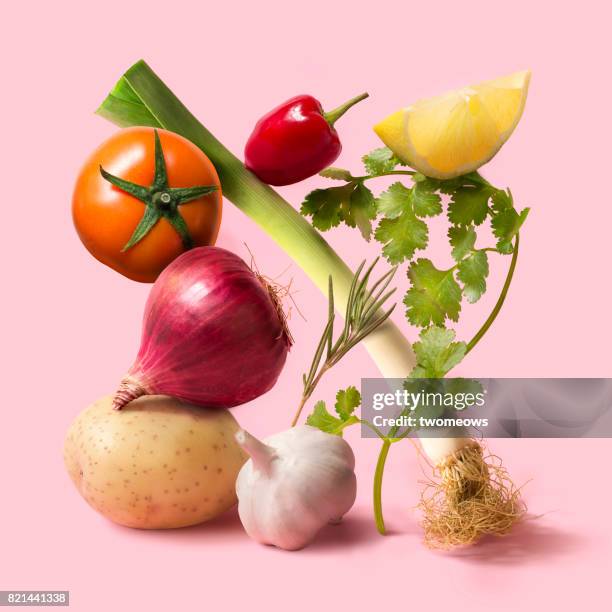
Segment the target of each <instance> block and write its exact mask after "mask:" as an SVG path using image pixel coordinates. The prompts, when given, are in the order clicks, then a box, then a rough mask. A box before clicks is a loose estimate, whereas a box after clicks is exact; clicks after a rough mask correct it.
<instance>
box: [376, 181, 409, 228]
mask: <svg viewBox="0 0 612 612" xmlns="http://www.w3.org/2000/svg"><path fill="white" fill-rule="evenodd" d="M411 193H412V190H411V189H408V187H404V185H402V183H393V184H392V185H391V186H390V187H389V188H388V189H387V191H383V192H382V193H381V194H380V195H379V196H378V198H377V199H376V204H377V207H378V211H379V212H381V213H382V214H383V215H384V216H385V217H386V218H387V219H395V218H397V217H399V216H400V215H401V214H402V212H404V211H405V210H407V209H409V208H410V203H411Z"/></svg>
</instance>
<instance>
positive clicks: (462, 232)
mask: <svg viewBox="0 0 612 612" xmlns="http://www.w3.org/2000/svg"><path fill="white" fill-rule="evenodd" d="M448 238H449V240H450V244H451V246H452V247H453V250H452V252H451V254H452V256H453V259H454V260H455V261H461V260H462V259H463V258H464V257H465V256H466V255H467V254H468V253H469V252H470V251H471V250H472V249H473V248H474V245H475V244H476V230H475V229H474V227H473V226H471V225H454V226H452V227H450V228H449V230H448Z"/></svg>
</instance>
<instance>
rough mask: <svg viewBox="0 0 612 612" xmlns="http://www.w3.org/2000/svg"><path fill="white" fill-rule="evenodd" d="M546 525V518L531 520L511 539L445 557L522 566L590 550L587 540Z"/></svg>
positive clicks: (495, 539)
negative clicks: (587, 548) (585, 549)
mask: <svg viewBox="0 0 612 612" xmlns="http://www.w3.org/2000/svg"><path fill="white" fill-rule="evenodd" d="M544 521H545V517H537V516H528V517H527V519H526V520H525V521H524V522H523V523H521V524H519V525H517V526H516V527H515V528H514V529H513V530H512V532H511V533H509V534H508V535H507V536H504V537H493V536H489V537H485V538H483V539H482V540H481V541H480V542H478V543H477V544H475V545H474V546H470V547H468V548H463V549H459V550H455V551H452V552H450V553H445V554H446V555H448V556H449V557H454V558H455V559H460V560H461V561H467V562H472V563H486V564H492V563H497V564H500V565H515V564H516V565H518V564H526V563H529V562H532V561H542V560H545V559H548V560H552V559H554V558H555V557H561V556H565V555H572V554H576V553H577V552H578V551H580V550H582V549H584V548H585V547H587V546H588V539H587V538H586V537H585V536H583V535H579V534H575V533H570V532H566V531H561V530H559V529H557V528H556V527H552V526H550V525H546V524H545V523H544Z"/></svg>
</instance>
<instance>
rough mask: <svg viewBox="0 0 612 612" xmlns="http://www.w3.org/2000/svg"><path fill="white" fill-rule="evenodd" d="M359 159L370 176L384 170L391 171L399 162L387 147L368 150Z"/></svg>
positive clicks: (381, 172)
mask: <svg viewBox="0 0 612 612" xmlns="http://www.w3.org/2000/svg"><path fill="white" fill-rule="evenodd" d="M361 160H362V161H363V165H364V166H365V169H366V172H367V173H368V174H369V175H370V176H378V175H380V174H383V173H384V172H391V170H393V169H394V168H395V166H397V165H398V164H399V163H401V162H400V160H399V159H398V158H397V157H395V155H394V154H393V151H391V149H389V148H387V147H380V148H379V149H374V150H373V151H370V152H369V153H368V154H367V155H364V156H363V157H362V158H361Z"/></svg>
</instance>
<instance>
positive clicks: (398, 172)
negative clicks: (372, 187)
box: [353, 170, 416, 181]
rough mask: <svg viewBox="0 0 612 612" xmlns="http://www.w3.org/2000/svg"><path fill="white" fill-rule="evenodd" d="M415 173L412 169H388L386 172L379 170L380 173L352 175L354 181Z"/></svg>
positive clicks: (412, 174)
mask: <svg viewBox="0 0 612 612" xmlns="http://www.w3.org/2000/svg"><path fill="white" fill-rule="evenodd" d="M415 174H416V173H415V171H414V170H389V171H388V172H381V173H380V174H365V175H364V176H354V177H353V180H354V181H369V180H370V179H375V178H380V177H382V176H398V175H403V176H414V175H415Z"/></svg>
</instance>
